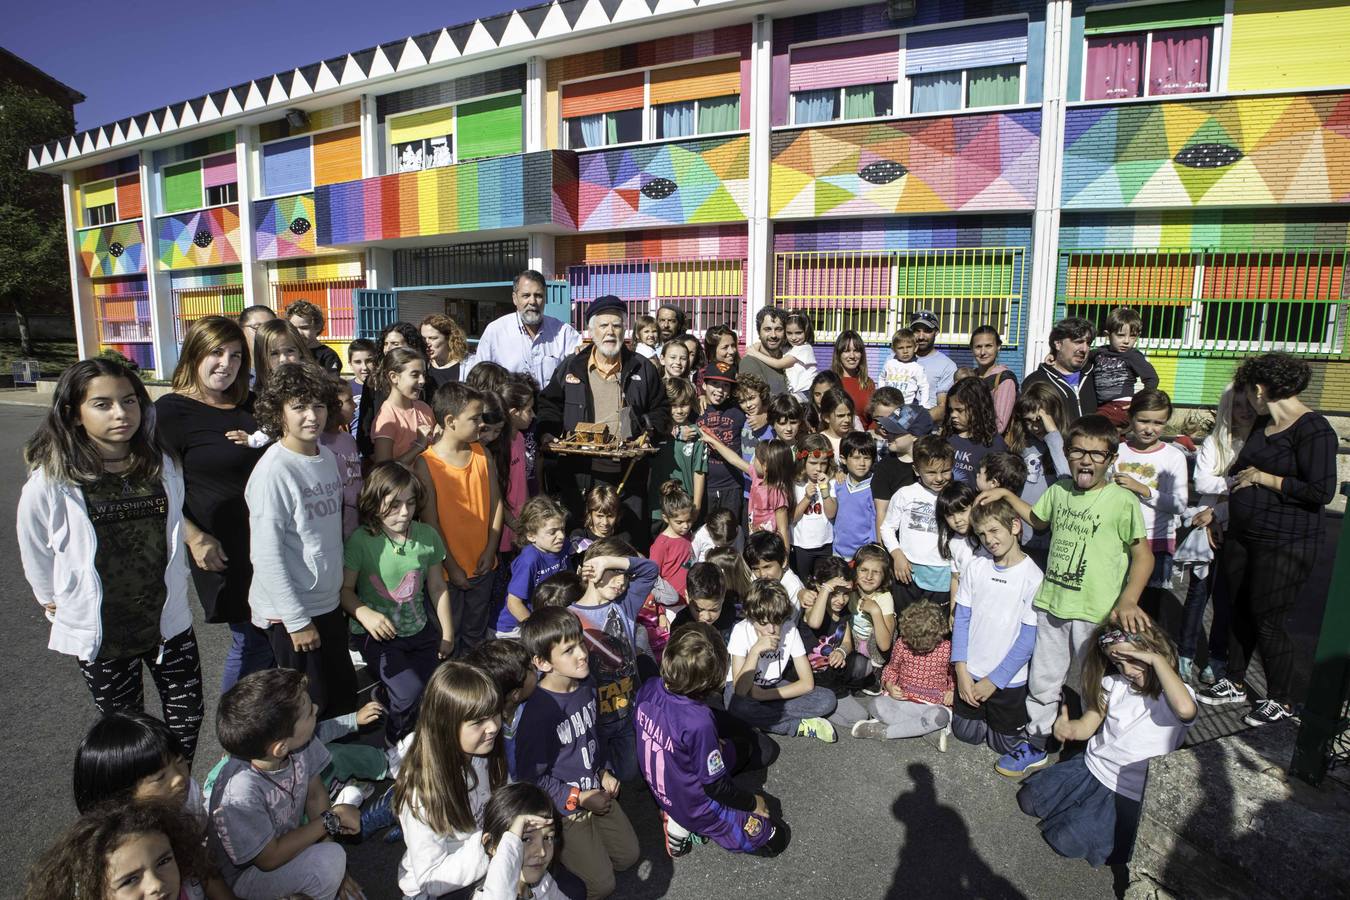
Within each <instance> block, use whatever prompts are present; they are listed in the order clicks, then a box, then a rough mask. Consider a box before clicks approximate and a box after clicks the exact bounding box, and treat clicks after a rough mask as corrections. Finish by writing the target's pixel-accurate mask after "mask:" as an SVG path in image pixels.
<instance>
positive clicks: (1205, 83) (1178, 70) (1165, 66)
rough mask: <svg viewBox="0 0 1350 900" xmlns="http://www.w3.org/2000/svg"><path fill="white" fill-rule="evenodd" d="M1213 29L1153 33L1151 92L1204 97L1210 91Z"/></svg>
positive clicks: (1151, 93)
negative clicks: (1210, 52) (1210, 57)
mask: <svg viewBox="0 0 1350 900" xmlns="http://www.w3.org/2000/svg"><path fill="white" fill-rule="evenodd" d="M1213 35H1214V29H1212V28H1182V29H1177V30H1175V31H1155V32H1153V46H1152V48H1151V50H1150V56H1149V66H1148V92H1149V94H1150V95H1154V96H1156V95H1159V94H1201V93H1204V92H1205V91H1208V90H1209V41H1210V38H1211V37H1213Z"/></svg>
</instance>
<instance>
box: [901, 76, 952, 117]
mask: <svg viewBox="0 0 1350 900" xmlns="http://www.w3.org/2000/svg"><path fill="white" fill-rule="evenodd" d="M909 83H910V85H911V86H912V87H913V89H914V94H913V96H912V97H911V98H910V104H909V106H910V112H915V113H928V112H941V111H942V110H945V109H960V108H961V73H960V72H959V71H957V72H936V73H934V74H932V75H911V76H910V79H909Z"/></svg>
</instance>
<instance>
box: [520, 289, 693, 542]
mask: <svg viewBox="0 0 1350 900" xmlns="http://www.w3.org/2000/svg"><path fill="white" fill-rule="evenodd" d="M626 318H627V310H626V309H625V307H624V303H623V301H622V300H620V299H619V298H618V297H615V296H613V295H608V294H607V295H606V296H604V297H598V298H596V299H595V300H592V301H591V304H590V306H589V307H587V309H586V327H587V329H588V330H589V332H590V338H591V343H590V344H589V345H587V346H583V347H582V348H581V349H580V350H578V351H577V352H575V353H573V354H572V355H571V356H568V357H567V358H566V359H564V360H563V361H562V362H561V363H560V364H559V365H558V367H557V369H556V370H555V371H554V372H553V377H552V378H551V379H549V381H548V383H547V385H546V386H545V387H544V389H543V391H542V392H541V393H540V394H539V402H538V405H537V409H538V420H537V431H538V433H539V435H540V442H541V444H545V445H547V444H548V442H550V441H552V440H554V439H556V438H558V437H561V436H563V435H566V434H570V433H571V432H572V431H573V430H574V429H575V428H576V427H577V425H578V424H580V423H582V422H594V423H596V424H599V425H606V426H608V427H609V431H610V434H613V435H616V436H618V437H619V438H621V439H633V440H635V439H637V438H638V437H640V436H641V435H642V434H644V433H645V434H646V435H647V441H648V443H649V444H650V445H652V446H655V445H657V444H660V443H661V442H663V441H666V440H669V438H670V427H671V419H670V401H669V400H668V399H666V389H665V386H664V385H663V384H662V382H661V373H660V372H658V371H657V369H656V367H655V366H654V365H652V363H651V361H650V360H648V359H647V358H646V357H644V356H643V355H642V354H640V353H634V352H633V351H632V350H629V349H628V347H627V346H625V345H624V342H623V334H624V324H625V319H626ZM628 463H629V460H614V459H605V458H604V457H598V456H597V457H590V456H563V457H561V458H560V459H559V460H558V461H557V463H556V465H555V466H554V467H553V489H554V490H555V491H557V492H558V493H559V494H560V495H561V496H562V501H563V505H564V506H566V507H567V510H568V512H569V513H571V515H572V517H573V518H575V519H576V520H577V521H576V522H575V523H573V524H580V519H581V517H582V515H583V510H584V508H585V507H584V505H583V503H582V497H583V496H584V495H585V492H586V491H587V490H589V489H590V487H591V485H592V484H595V483H596V482H604V483H606V484H612V485H614V486H615V487H618V486H619V483H620V482H621V481H623V482H624V489H623V491H622V493H621V494H620V497H619V501H620V503H621V504H622V506H623V510H622V513H621V521H620V523H619V528H620V530H621V531H623V532H624V533H625V535H626V536H627V538H628V539H629V541H630V542H631V543H632V544H633V545H634V546H636V547H637V548H638V549H639V550H643V549H644V548H646V547H647V546H648V545H649V544H650V542H651V534H650V529H649V527H648V518H647V510H646V508H645V507H646V498H647V474H648V470H649V468H650V467H649V465H648V463H647V459H646V458H645V457H642V458H639V459H638V461H637V463H636V464H635V465H634V466H633V467H632V470H631V471H629V468H628ZM625 472H627V473H628V477H627V480H626V481H625V480H624V473H625Z"/></svg>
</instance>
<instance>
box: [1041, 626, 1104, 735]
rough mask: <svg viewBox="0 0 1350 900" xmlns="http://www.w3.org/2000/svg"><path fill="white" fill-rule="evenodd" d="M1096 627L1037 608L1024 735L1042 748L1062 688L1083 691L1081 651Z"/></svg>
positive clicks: (1049, 730) (1057, 710)
mask: <svg viewBox="0 0 1350 900" xmlns="http://www.w3.org/2000/svg"><path fill="white" fill-rule="evenodd" d="M1096 630H1097V623H1096V622H1084V621H1082V620H1081V619H1061V618H1059V617H1058V616H1052V615H1050V613H1048V612H1046V611H1045V610H1043V609H1038V610H1036V652H1035V653H1033V654H1031V669H1030V671H1029V673H1028V675H1027V716H1028V717H1030V720H1031V721H1029V722H1028V723H1027V736H1028V737H1029V738H1030V739H1031V743H1033V744H1035V745H1036V746H1038V747H1039V748H1041V749H1045V742H1046V741H1047V740H1048V739H1049V738H1050V736H1051V734H1052V733H1053V731H1054V727H1055V719H1056V718H1057V717H1058V716H1059V702H1060V697H1061V694H1062V693H1063V691H1064V688H1065V687H1068V688H1069V689H1070V690H1072V691H1074V692H1075V693H1078V694H1080V695H1081V693H1082V687H1081V685H1080V684H1079V682H1080V681H1081V680H1082V669H1083V654H1084V652H1086V651H1087V650H1088V649H1089V647H1088V645H1089V643H1091V641H1092V632H1094V631H1096Z"/></svg>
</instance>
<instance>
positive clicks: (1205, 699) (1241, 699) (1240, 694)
mask: <svg viewBox="0 0 1350 900" xmlns="http://www.w3.org/2000/svg"><path fill="white" fill-rule="evenodd" d="M1195 699H1197V700H1199V701H1200V702H1201V703H1206V704H1208V705H1210V706H1227V705H1228V704H1230V703H1246V702H1247V691H1246V690H1245V689H1243V688H1240V687H1238V686H1237V685H1236V684H1233V682H1231V681H1229V680H1228V679H1227V678H1220V679H1219V680H1218V681H1216V682H1214V684H1212V685H1210V686H1209V687H1207V688H1205V689H1204V690H1202V691H1196V692H1195Z"/></svg>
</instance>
